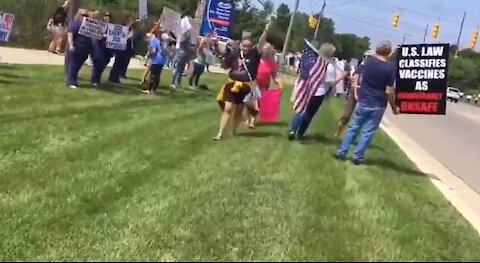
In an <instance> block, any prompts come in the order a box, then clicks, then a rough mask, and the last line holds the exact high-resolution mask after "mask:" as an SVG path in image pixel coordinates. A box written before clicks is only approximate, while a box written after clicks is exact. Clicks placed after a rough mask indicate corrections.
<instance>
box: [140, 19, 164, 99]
mask: <svg viewBox="0 0 480 263" xmlns="http://www.w3.org/2000/svg"><path fill="white" fill-rule="evenodd" d="M154 34H155V37H153V38H152V39H150V41H149V43H148V57H150V59H151V65H150V81H149V85H148V89H146V88H145V89H144V90H143V92H144V93H146V94H153V93H155V92H156V91H157V89H158V86H159V85H160V75H161V74H162V70H163V67H164V66H165V62H166V57H165V54H164V51H163V48H162V42H161V40H160V39H161V36H162V31H161V30H160V28H157V29H156V30H155V33H154Z"/></svg>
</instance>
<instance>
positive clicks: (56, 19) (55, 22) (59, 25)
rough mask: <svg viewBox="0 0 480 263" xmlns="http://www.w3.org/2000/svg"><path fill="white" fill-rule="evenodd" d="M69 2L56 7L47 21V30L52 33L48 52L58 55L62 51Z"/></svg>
mask: <svg viewBox="0 0 480 263" xmlns="http://www.w3.org/2000/svg"><path fill="white" fill-rule="evenodd" d="M69 4H70V0H67V1H65V2H64V3H63V5H62V6H59V7H57V9H56V10H55V13H54V14H53V16H52V18H51V19H50V20H49V21H48V25H47V29H48V31H50V32H51V33H52V41H51V42H50V45H49V47H48V51H50V52H52V53H57V54H60V53H62V50H63V43H64V40H65V33H66V26H67V10H68V6H69Z"/></svg>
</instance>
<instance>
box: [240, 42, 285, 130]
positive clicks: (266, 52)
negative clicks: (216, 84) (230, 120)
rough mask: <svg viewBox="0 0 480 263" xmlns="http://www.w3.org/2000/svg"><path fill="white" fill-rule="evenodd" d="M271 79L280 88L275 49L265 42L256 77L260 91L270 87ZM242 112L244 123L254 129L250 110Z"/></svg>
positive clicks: (254, 117) (253, 119)
mask: <svg viewBox="0 0 480 263" xmlns="http://www.w3.org/2000/svg"><path fill="white" fill-rule="evenodd" d="M272 79H273V82H274V83H275V84H276V85H278V86H279V87H280V88H283V87H282V84H281V83H280V81H279V79H278V67H277V62H276V60H275V50H274V49H273V46H272V45H271V44H269V43H266V44H265V45H264V47H263V51H262V57H261V59H260V64H259V66H258V72H257V79H256V83H257V86H258V88H259V89H260V91H261V92H263V91H266V90H268V89H269V88H270V84H271V80H272ZM252 103H256V105H255V107H256V108H258V107H259V105H258V103H259V102H258V100H253V101H252ZM244 113H245V117H246V125H247V126H248V127H249V128H250V129H255V122H256V116H254V115H252V114H250V111H248V110H245V112H244Z"/></svg>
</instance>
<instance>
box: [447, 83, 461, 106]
mask: <svg viewBox="0 0 480 263" xmlns="http://www.w3.org/2000/svg"><path fill="white" fill-rule="evenodd" d="M447 100H449V101H451V102H455V103H457V102H458V101H459V100H460V90H458V89H456V88H454V87H448V88H447Z"/></svg>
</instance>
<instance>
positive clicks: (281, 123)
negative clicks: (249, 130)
mask: <svg viewBox="0 0 480 263" xmlns="http://www.w3.org/2000/svg"><path fill="white" fill-rule="evenodd" d="M257 126H258V127H262V126H264V127H287V126H288V123H286V122H283V121H281V122H271V123H262V122H259V123H258V124H257Z"/></svg>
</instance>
